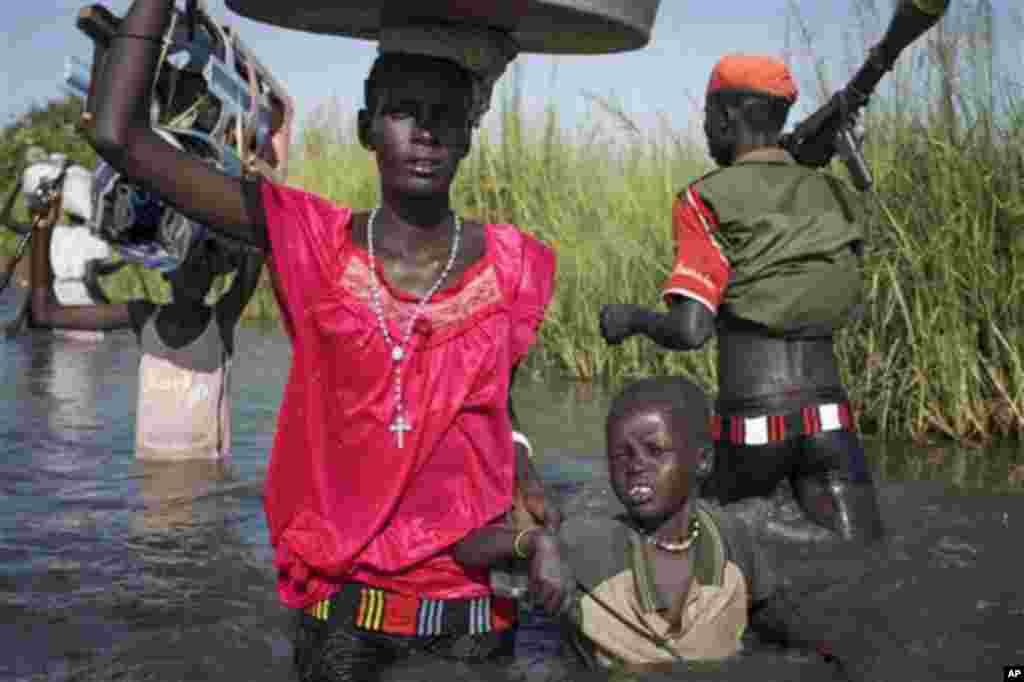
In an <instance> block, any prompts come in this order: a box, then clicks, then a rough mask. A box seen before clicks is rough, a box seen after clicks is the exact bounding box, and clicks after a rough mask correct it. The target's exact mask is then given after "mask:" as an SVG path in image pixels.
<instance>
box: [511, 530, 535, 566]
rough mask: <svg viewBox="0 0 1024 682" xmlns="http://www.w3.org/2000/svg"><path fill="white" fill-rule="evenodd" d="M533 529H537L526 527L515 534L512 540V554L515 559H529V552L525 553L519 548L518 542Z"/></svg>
mask: <svg viewBox="0 0 1024 682" xmlns="http://www.w3.org/2000/svg"><path fill="white" fill-rule="evenodd" d="M534 530H537V529H536V528H527V529H526V530H521V531H519V534H518V535H516V539H515V540H514V541H513V542H512V554H514V555H515V557H516V558H517V559H529V558H530V555H529V554H527V553H526V552H524V551H522V550H521V549H519V543H520V542H521V541H522V539H523V538H525V537H526V534H527V533H529V532H530V531H534Z"/></svg>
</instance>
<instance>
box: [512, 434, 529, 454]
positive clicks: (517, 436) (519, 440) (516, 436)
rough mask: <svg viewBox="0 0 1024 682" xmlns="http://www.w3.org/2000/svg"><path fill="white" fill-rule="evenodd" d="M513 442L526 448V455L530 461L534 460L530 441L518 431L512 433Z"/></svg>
mask: <svg viewBox="0 0 1024 682" xmlns="http://www.w3.org/2000/svg"><path fill="white" fill-rule="evenodd" d="M512 442H513V443H519V444H520V445H522V446H523V447H524V448H526V454H527V456H528V457H529V458H530V459H533V446H531V445H530V440H529V439H528V438H527V437H526V436H525V435H524V434H522V433H519V432H518V431H513V432H512Z"/></svg>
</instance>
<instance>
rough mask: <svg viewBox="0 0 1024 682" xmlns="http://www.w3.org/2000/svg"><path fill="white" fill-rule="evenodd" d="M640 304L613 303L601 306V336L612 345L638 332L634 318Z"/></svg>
mask: <svg viewBox="0 0 1024 682" xmlns="http://www.w3.org/2000/svg"><path fill="white" fill-rule="evenodd" d="M638 309H639V306H635V305H632V304H628V303H613V304H611V305H606V306H604V307H602V308H601V336H602V337H604V340H605V341H606V342H607V343H608V344H610V345H613V346H614V345H618V344H620V343H622V342H623V341H624V340H625V339H627V338H628V337H630V336H632V335H633V334H635V333H636V330H634V329H633V319H634V315H635V314H636V311H637V310H638Z"/></svg>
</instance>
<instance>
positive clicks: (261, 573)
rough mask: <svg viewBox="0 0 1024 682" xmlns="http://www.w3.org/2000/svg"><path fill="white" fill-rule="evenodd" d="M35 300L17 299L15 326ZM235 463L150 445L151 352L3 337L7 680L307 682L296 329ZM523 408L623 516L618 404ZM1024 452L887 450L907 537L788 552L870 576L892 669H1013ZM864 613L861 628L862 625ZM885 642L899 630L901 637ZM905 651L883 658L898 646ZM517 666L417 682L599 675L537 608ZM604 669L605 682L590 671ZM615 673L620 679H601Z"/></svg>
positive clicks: (577, 493) (801, 669) (886, 498)
mask: <svg viewBox="0 0 1024 682" xmlns="http://www.w3.org/2000/svg"><path fill="white" fill-rule="evenodd" d="M20 295H22V292H18V291H16V290H9V291H8V292H5V293H4V295H3V297H2V298H0V319H5V318H9V317H10V316H11V315H13V311H14V310H15V306H16V304H17V302H18V299H19V297H20ZM238 347H239V348H240V349H243V351H242V352H241V354H240V355H239V356H238V358H237V360H236V366H235V370H234V372H235V373H234V378H233V383H234V386H233V410H234V412H233V430H234V443H233V457H232V459H231V461H230V462H229V463H228V464H226V465H214V464H209V463H198V464H188V465H156V464H143V463H140V462H137V461H135V459H134V457H133V453H132V443H133V435H134V434H133V428H134V411H135V397H136V369H137V363H138V350H137V347H136V344H135V340H134V337H133V336H132V335H131V334H128V333H125V334H113V335H110V336H108V338H107V339H105V340H103V341H102V342H100V343H83V342H75V341H68V340H61V339H56V338H53V337H51V336H50V335H48V334H44V333H28V334H23V335H21V336H20V337H18V338H16V339H13V340H6V341H5V342H3V346H2V349H0V358H2V360H0V403H2V405H3V409H2V410H0V434H2V436H0V643H2V644H0V680H212V679H231V680H287V679H291V672H290V655H291V646H290V626H291V621H290V618H289V616H288V614H287V613H286V612H285V610H284V609H283V608H282V607H280V606H279V604H278V603H277V599H276V594H275V592H274V581H273V578H274V576H273V571H272V568H271V562H270V557H271V554H270V549H269V546H268V542H267V532H266V526H265V523H264V519H263V511H262V507H261V500H260V494H261V486H262V483H263V479H264V475H265V472H266V466H267V457H268V453H269V450H270V445H271V438H272V434H273V428H274V423H275V416H276V411H277V407H278V403H279V400H280V396H281V388H282V386H283V384H284V381H285V378H286V372H287V368H288V362H289V349H288V344H287V340H286V339H285V338H284V337H283V336H281V335H280V334H278V333H276V332H268V331H264V330H260V329H253V328H246V329H243V330H241V332H240V337H239V342H238ZM522 379H523V380H522V381H521V382H520V384H519V385H518V386H517V392H516V408H517V412H518V413H519V416H520V418H521V420H522V421H523V423H524V424H525V425H526V427H527V429H528V431H529V433H530V437H531V439H532V440H533V443H534V446H535V449H536V450H537V453H538V462H539V464H540V469H541V473H542V474H543V476H544V477H545V479H546V481H547V482H548V483H549V485H550V486H551V487H552V489H553V491H554V494H555V496H556V497H557V498H559V499H560V500H561V501H562V502H563V503H564V504H565V505H566V511H567V513H568V514H603V513H610V512H611V511H613V510H614V509H615V508H616V504H617V503H616V502H615V501H614V500H613V499H612V497H611V495H610V493H609V491H608V488H607V476H606V474H605V470H604V460H603V455H602V448H603V439H604V436H603V418H604V412H605V409H606V405H607V401H608V397H609V396H607V395H606V394H605V393H603V392H602V391H600V390H599V389H597V388H595V387H593V386H580V385H576V384H569V383H558V382H541V381H537V380H532V379H530V378H528V377H523V378H522ZM1022 454H1024V453H1021V452H1020V451H1019V448H1018V446H1016V445H1013V446H1004V447H1001V448H991V449H988V450H962V449H957V448H952V447H946V448H941V447H935V448H922V447H912V446H906V445H900V444H894V443H888V444H883V443H871V444H870V455H871V460H872V463H873V465H874V466H875V469H876V471H877V472H878V476H879V478H880V494H881V501H882V507H883V512H884V515H885V519H886V524H887V527H888V530H889V534H890V535H889V541H888V542H887V543H886V545H885V547H884V548H880V549H879V550H878V551H877V552H874V553H872V554H871V555H870V557H869V558H867V559H865V557H864V556H863V555H861V554H856V555H854V554H851V553H850V552H846V551H837V552H835V553H833V554H829V555H828V556H822V554H821V553H820V552H815V551H813V550H807V551H804V552H803V553H801V552H800V551H796V550H794V551H793V553H791V554H789V555H787V556H784V557H783V559H784V560H785V561H786V562H787V565H788V566H790V567H792V568H794V570H795V571H796V573H802V574H803V575H804V576H805V577H807V578H808V579H809V580H814V579H820V578H822V577H829V576H831V577H836V576H839V577H842V576H843V575H844V574H847V573H848V574H849V575H851V576H853V575H861V573H862V569H863V566H864V565H865V562H869V563H870V565H871V566H872V569H873V570H872V572H871V574H870V575H871V577H870V579H867V580H865V579H858V580H859V582H857V581H852V582H851V584H853V585H854V586H855V587H853V588H851V589H850V590H848V591H847V592H846V593H844V596H843V597H841V598H838V600H837V601H836V603H835V604H834V605H833V606H834V608H836V609H842V611H843V613H845V614H849V613H855V615H856V617H855V619H854V622H856V623H857V624H858V629H859V631H860V636H861V637H862V638H863V639H864V640H865V641H867V642H868V643H869V644H870V645H871V646H874V647H875V649H877V650H880V651H882V654H883V655H884V661H885V667H884V668H883V670H884V671H885V675H884V677H883V678H881V679H891V680H914V679H922V680H932V679H934V680H962V681H965V682H975V681H984V680H990V679H991V680H995V679H1001V675H1002V666H1004V665H1012V664H1022V663H1024V591H1022V590H1021V588H1020V585H1021V578H1020V576H1021V574H1022V572H1021V563H1020V562H1021V559H1022V556H1024V552H1022V549H1021V538H1022V533H1021V531H1022V529H1024V496H1021V495H1020V492H1021V485H1020V483H1018V482H1012V481H1009V480H1008V477H1007V472H1008V471H1009V467H1010V466H1011V465H1012V464H1014V463H1015V462H1020V461H1024V458H1022V457H1021V455H1022ZM848 620H849V619H848ZM886 633H897V634H898V635H899V636H898V638H892V637H889V636H888V635H887V634H886ZM890 640H891V641H892V642H898V644H893V645H892V646H890V647H889V649H890V650H888V651H885V649H886V645H887V643H888V642H889V641H890ZM517 645H518V646H517V655H516V660H515V661H514V663H513V664H511V665H504V666H500V667H480V666H464V665H453V664H449V663H439V662H433V661H412V662H410V663H409V664H408V665H406V666H403V667H402V668H400V669H396V670H394V671H393V672H392V673H391V674H390V675H389V678H391V679H396V680H398V679H401V680H406V679H407V680H421V679H440V678H441V677H442V676H443V679H445V680H452V681H454V680H475V679H502V680H530V681H534V680H535V681H541V680H556V679H567V678H572V679H577V678H579V677H581V676H580V674H579V673H578V672H577V671H575V670H574V669H572V668H571V667H569V666H567V664H566V663H565V662H564V661H563V659H561V658H560V657H559V644H558V635H557V630H556V628H555V627H554V625H553V623H552V622H551V621H549V620H548V619H546V618H544V617H543V616H542V615H540V614H538V613H536V612H533V611H525V612H524V614H523V621H522V625H521V627H520V630H519V633H518V639H517ZM587 677H588V678H589V677H595V676H587ZM596 677H598V678H600V677H601V676H596ZM636 679H638V680H652V681H653V680H661V679H686V680H691V679H693V680H697V679H700V680H703V679H708V680H738V681H744V680H750V681H753V680H757V681H758V682H765V681H766V680H779V681H789V680H828V679H836V678H835V676H834V675H833V671H832V669H831V668H830V667H828V666H825V665H823V664H821V663H820V662H818V661H817V660H816V659H815V658H814V657H812V656H807V655H804V654H801V653H799V652H781V651H778V650H775V649H772V648H770V647H765V646H759V645H756V644H754V645H752V646H751V647H750V648H749V649H748V650H747V651H745V652H744V653H743V654H742V655H741V656H740V657H738V658H737V659H736V660H733V661H730V662H728V663H726V664H724V665H722V666H719V667H717V668H716V669H713V670H700V671H698V670H682V669H680V670H676V671H674V672H673V673H671V674H669V673H645V674H643V675H640V676H638V677H636Z"/></svg>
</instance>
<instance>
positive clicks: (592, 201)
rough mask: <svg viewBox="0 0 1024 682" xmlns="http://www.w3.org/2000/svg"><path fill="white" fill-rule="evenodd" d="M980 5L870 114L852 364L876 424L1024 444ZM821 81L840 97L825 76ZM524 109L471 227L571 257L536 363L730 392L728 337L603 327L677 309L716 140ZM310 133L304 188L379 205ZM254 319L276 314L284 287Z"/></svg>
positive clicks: (373, 179)
mask: <svg viewBox="0 0 1024 682" xmlns="http://www.w3.org/2000/svg"><path fill="white" fill-rule="evenodd" d="M965 7H966V9H956V10H955V14H954V15H953V16H951V17H948V18H947V19H946V20H944V22H943V24H942V29H941V30H938V31H935V32H933V33H934V35H930V36H929V37H928V38H927V39H925V40H922V41H921V42H922V47H920V48H918V49H916V51H915V52H914V53H912V54H909V55H908V56H907V58H905V59H904V60H903V61H902V63H901V65H900V66H899V67H898V68H897V70H896V72H895V73H894V74H892V75H890V76H889V78H888V79H887V83H886V86H885V87H884V88H883V89H882V90H880V92H879V93H877V94H876V96H875V98H874V99H873V101H872V105H871V111H870V112H869V113H868V115H867V128H868V131H869V136H868V141H867V144H866V154H867V156H868V160H869V163H870V165H871V167H872V170H873V172H874V175H875V180H876V189H875V192H874V194H873V195H868V196H865V220H866V222H867V227H868V233H869V244H868V248H867V253H866V260H865V274H864V282H865V291H866V294H867V306H866V312H865V315H864V316H863V318H862V319H860V320H859V321H857V322H856V323H854V324H852V325H851V326H850V327H849V328H848V329H847V330H845V331H844V332H842V333H841V334H840V336H839V339H838V345H837V353H838V356H839V358H840V362H841V366H842V369H843V372H844V376H845V379H846V382H847V386H848V388H849V390H850V393H851V397H852V400H853V402H854V405H855V408H856V409H855V411H856V414H857V416H858V418H859V422H860V425H861V427H862V428H863V429H864V430H866V431H868V432H873V433H876V434H878V435H881V436H888V437H903V436H910V437H913V438H918V439H922V438H926V437H928V436H930V435H944V436H948V437H949V438H952V439H955V440H958V441H961V442H967V443H976V442H983V441H986V440H988V439H990V438H992V437H995V436H1000V435H1009V434H1017V435H1019V434H1020V433H1021V432H1022V430H1024V352H1022V348H1024V306H1022V301H1024V237H1022V236H1021V234H1022V230H1021V227H1022V223H1024V183H1022V181H1024V158H1022V146H1021V143H1022V141H1024V139H1022V138H1024V126H1022V123H1024V107H1020V106H1019V103H1020V102H1019V100H1018V99H1017V98H1016V96H1015V93H1016V92H1018V90H1016V89H1015V86H1014V85H1013V84H1012V83H1009V82H1007V81H1005V80H1003V79H1002V77H1001V76H999V75H997V74H994V73H993V70H992V68H991V63H992V60H991V45H992V40H991V19H990V18H986V17H990V13H989V14H988V15H986V13H985V5H984V3H981V4H979V5H978V6H974V5H970V6H965ZM858 13H859V14H858V16H859V17H860V19H861V23H860V29H861V31H862V33H863V38H864V41H865V44H864V46H863V48H862V49H861V51H860V53H859V54H857V56H856V58H855V59H860V58H861V57H862V56H863V55H864V54H866V50H867V45H868V44H870V39H871V38H872V37H873V38H875V39H877V36H878V35H879V34H880V31H881V28H882V27H884V23H885V22H886V21H887V18H888V16H889V14H888V10H882V11H881V12H879V11H876V10H875V9H874V5H873V4H870V3H866V4H864V5H863V6H859V7H858ZM872 22H874V23H873V24H872ZM986 22H987V23H986ZM986 30H988V34H985V31H986ZM979 35H980V37H979ZM986 35H987V37H986ZM964 36H967V38H968V39H966V40H965V39H964ZM972 36H973V38H972ZM972 40H973V42H972ZM811 47H813V46H811ZM954 48H955V49H954ZM853 52H854V53H856V52H857V51H856V50H853ZM986 55H988V56H986ZM856 65H857V64H856V63H852V64H850V65H849V69H848V72H852V70H853V68H855V67H856ZM810 66H812V67H813V73H814V74H815V78H817V79H818V80H819V86H820V89H821V90H822V91H823V92H822V94H823V95H824V94H827V86H826V85H825V82H824V79H823V78H820V76H821V74H822V73H824V69H823V64H822V63H821V62H815V63H813V64H811V65H810ZM837 80H840V81H841V79H837ZM514 82H515V83H519V82H520V79H519V78H515V79H514ZM954 83H955V84H957V87H956V88H954V87H953V86H952V84H954ZM805 91H809V90H808V89H805ZM520 96H521V92H518V91H517V89H516V88H515V87H512V88H509V89H506V90H505V91H504V92H503V93H501V94H500V95H499V97H498V98H497V100H498V101H497V102H496V103H495V105H496V107H497V109H498V113H499V114H500V116H499V118H500V125H497V126H494V127H493V128H490V129H486V130H481V131H480V132H479V133H478V134H477V137H476V140H475V143H474V147H473V150H472V152H471V154H470V156H469V157H467V159H466V160H465V161H464V162H463V165H462V168H461V171H460V173H459V176H458V178H457V180H456V183H455V187H454V189H453V195H454V201H455V204H456V207H457V209H458V210H459V211H460V212H461V213H462V214H463V215H466V216H471V217H475V218H478V219H480V220H484V221H489V222H511V223H515V224H517V225H520V226H522V227H524V228H526V229H527V230H529V231H531V232H533V233H534V234H536V235H537V236H539V237H540V238H542V239H543V240H545V241H546V242H548V243H549V244H551V245H552V246H553V247H555V249H556V250H557V252H558V282H557V284H558V286H557V291H556V295H555V299H554V301H553V303H552V305H551V308H550V310H549V313H548V316H547V319H546V321H545V323H544V326H543V328H542V331H541V343H540V344H539V345H538V348H537V350H536V351H535V353H534V354H533V355H532V357H531V359H530V363H531V365H532V367H533V368H534V370H535V371H536V372H539V373H541V374H543V373H556V374H559V375H564V376H569V377H573V378H577V379H581V380H596V381H602V382H609V383H612V384H616V383H618V382H621V381H623V380H624V379H627V378H629V377H634V376H640V375H650V374H660V373H685V374H688V375H690V376H693V377H695V378H697V379H698V380H700V381H701V382H702V383H703V384H704V385H705V386H707V387H708V388H709V389H710V390H713V389H714V386H715V370H714V363H713V358H714V355H713V353H714V343H713V342H712V343H711V344H710V345H709V347H708V348H706V349H704V350H702V351H700V352H695V353H672V352H665V351H662V350H660V349H659V348H657V347H656V346H655V345H654V344H653V343H652V342H650V341H648V340H645V339H639V338H634V339H630V340H628V341H626V342H625V343H623V344H622V345H620V346H617V347H609V346H607V345H606V344H605V343H604V341H603V340H602V339H601V337H600V334H599V332H598V322H597V320H598V312H599V310H600V308H601V306H602V305H603V304H606V303H612V302H631V303H642V304H647V305H650V306H657V305H659V290H660V285H661V283H662V282H663V281H664V279H665V277H666V276H667V273H668V271H669V268H670V267H671V265H672V261H673V255H674V246H673V243H672V239H671V223H670V213H669V211H670V205H671V201H672V199H673V196H674V194H675V193H676V192H678V191H679V189H680V188H682V187H683V186H685V184H686V183H687V182H688V181H690V180H691V179H693V178H694V177H696V176H699V175H700V174H702V173H703V172H705V171H707V170H709V169H710V165H709V163H708V161H707V160H706V158H705V155H704V151H703V141H702V140H693V139H688V138H687V137H686V136H685V135H682V134H680V133H678V132H677V131H674V130H673V129H672V128H671V127H670V126H668V125H667V124H663V125H660V126H658V127H656V128H655V129H641V128H640V127H639V126H637V125H636V124H635V122H634V121H633V120H632V119H631V118H630V116H629V114H628V112H626V111H624V110H623V109H622V108H621V107H619V106H618V105H617V104H616V103H615V102H613V101H609V100H605V99H601V98H600V97H592V104H593V106H594V108H595V111H596V112H597V113H598V114H600V116H597V117H595V119H594V120H592V121H590V122H588V123H586V124H583V125H581V126H580V127H577V128H575V129H571V130H568V129H566V128H565V127H564V126H563V125H562V122H561V121H560V120H559V115H558V111H557V110H555V109H554V108H551V107H549V108H548V109H547V110H546V111H545V112H543V114H542V115H541V116H540V117H539V118H530V117H528V116H526V115H525V114H524V113H523V112H522V111H521V109H520V105H519V101H520V99H521V97H520ZM304 130H305V132H304V135H303V140H302V142H301V144H299V145H297V149H296V152H295V154H296V157H297V158H296V160H295V162H294V164H293V172H292V177H291V179H290V184H293V185H296V186H301V187H303V188H305V189H308V190H310V191H313V192H316V193H319V194H322V195H324V196H327V197H329V198H331V199H333V200H335V201H337V202H339V203H342V204H345V205H349V206H353V207H356V208H369V207H371V206H373V205H375V204H376V203H377V201H378V187H377V176H376V170H375V167H374V164H373V161H372V158H371V157H370V155H369V154H367V152H366V151H365V150H364V149H362V148H361V147H360V146H359V144H358V142H357V140H356V138H355V121H354V116H353V115H348V116H346V115H342V114H340V113H339V112H338V111H337V110H336V109H330V108H325V109H323V110H321V113H320V114H319V115H318V116H317V117H315V118H314V119H313V120H311V121H309V122H307V125H306V126H305V129H304ZM833 170H834V171H835V172H837V173H839V174H842V173H843V170H842V169H841V168H840V167H839V166H838V164H837V165H836V167H835V168H834V169H833ZM114 280H115V281H112V282H111V286H110V287H109V289H110V291H111V292H112V293H113V294H114V295H115V296H119V297H126V296H130V295H142V294H144V293H145V292H146V290H147V289H148V290H150V293H151V294H153V295H156V296H157V297H160V298H163V299H166V295H167V294H166V289H165V288H164V286H163V284H162V283H161V282H159V281H158V280H157V279H156V278H155V277H153V276H152V274H150V273H142V272H139V271H137V270H131V271H128V270H126V271H123V272H121V273H119V274H118V275H117V276H116V277H115V278H114ZM223 286H226V282H225V283H221V287H223ZM247 312H248V314H249V315H250V316H251V317H262V318H267V317H271V318H273V317H276V314H277V312H276V308H275V304H274V301H273V296H272V293H271V292H270V290H269V287H264V288H262V289H261V291H260V292H259V293H258V295H257V297H256V299H255V301H254V303H253V304H252V306H250V309H249V310H248V311H247Z"/></svg>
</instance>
